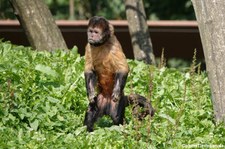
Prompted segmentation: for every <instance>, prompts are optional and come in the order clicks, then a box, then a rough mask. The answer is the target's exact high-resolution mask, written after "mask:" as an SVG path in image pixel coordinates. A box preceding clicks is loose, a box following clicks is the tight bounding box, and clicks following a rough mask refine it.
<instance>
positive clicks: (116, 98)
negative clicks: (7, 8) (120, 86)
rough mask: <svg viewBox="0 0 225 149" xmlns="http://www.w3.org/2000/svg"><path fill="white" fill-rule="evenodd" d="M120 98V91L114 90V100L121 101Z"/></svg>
mask: <svg viewBox="0 0 225 149" xmlns="http://www.w3.org/2000/svg"><path fill="white" fill-rule="evenodd" d="M120 98H121V96H120V93H119V92H113V94H112V100H113V101H114V102H117V101H119V99H120Z"/></svg>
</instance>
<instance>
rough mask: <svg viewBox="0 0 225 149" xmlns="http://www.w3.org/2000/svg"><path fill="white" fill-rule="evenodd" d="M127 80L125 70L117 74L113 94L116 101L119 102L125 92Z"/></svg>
mask: <svg viewBox="0 0 225 149" xmlns="http://www.w3.org/2000/svg"><path fill="white" fill-rule="evenodd" d="M126 80H127V73H123V72H118V73H116V75H115V84H114V89H113V94H112V99H113V101H114V102H117V101H118V100H119V99H120V98H121V96H122V94H123V89H124V87H125V84H126Z"/></svg>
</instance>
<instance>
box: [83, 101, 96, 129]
mask: <svg viewBox="0 0 225 149" xmlns="http://www.w3.org/2000/svg"><path fill="white" fill-rule="evenodd" d="M98 114H99V110H98V107H97V103H89V106H88V110H87V112H86V114H85V119H84V125H86V126H87V131H89V132H92V131H93V127H94V123H95V122H96V120H97V118H98Z"/></svg>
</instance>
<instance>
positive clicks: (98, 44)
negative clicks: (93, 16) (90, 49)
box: [88, 39, 104, 47]
mask: <svg viewBox="0 0 225 149" xmlns="http://www.w3.org/2000/svg"><path fill="white" fill-rule="evenodd" d="M88 42H89V43H90V45H92V46H95V47H97V46H101V45H103V44H104V42H102V41H96V40H92V39H89V40H88Z"/></svg>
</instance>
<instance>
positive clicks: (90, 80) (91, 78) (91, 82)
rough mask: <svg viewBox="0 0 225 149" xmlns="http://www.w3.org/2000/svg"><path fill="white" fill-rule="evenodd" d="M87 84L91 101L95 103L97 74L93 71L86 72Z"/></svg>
mask: <svg viewBox="0 0 225 149" xmlns="http://www.w3.org/2000/svg"><path fill="white" fill-rule="evenodd" d="M84 76H85V84H86V90H87V96H88V99H89V102H90V103H94V97H95V80H96V75H95V73H94V72H93V71H89V72H85V73H84Z"/></svg>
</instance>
